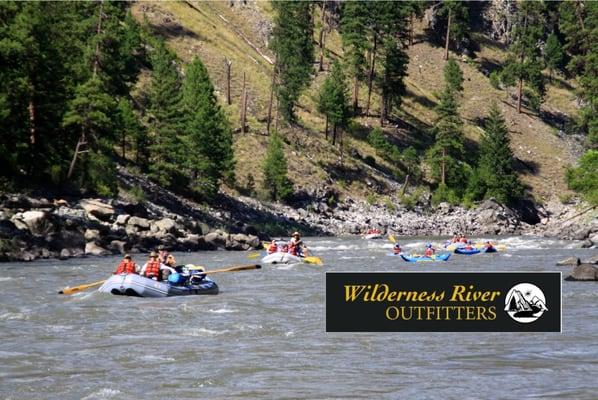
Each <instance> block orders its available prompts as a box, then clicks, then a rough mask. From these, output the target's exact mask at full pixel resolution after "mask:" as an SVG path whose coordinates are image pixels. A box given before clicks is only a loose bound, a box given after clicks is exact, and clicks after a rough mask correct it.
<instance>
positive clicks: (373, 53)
mask: <svg viewBox="0 0 598 400" xmlns="http://www.w3.org/2000/svg"><path fill="white" fill-rule="evenodd" d="M377 43H378V35H376V33H374V46H373V47H372V51H371V52H370V55H371V58H372V59H371V62H370V71H369V73H368V102H367V104H366V106H365V115H366V116H368V117H369V116H370V100H371V98H372V82H373V81H374V71H375V69H374V68H375V67H376V46H377Z"/></svg>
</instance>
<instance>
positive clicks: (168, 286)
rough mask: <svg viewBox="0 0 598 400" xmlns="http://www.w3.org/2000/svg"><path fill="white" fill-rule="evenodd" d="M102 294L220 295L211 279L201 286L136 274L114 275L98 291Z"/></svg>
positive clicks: (159, 295)
mask: <svg viewBox="0 0 598 400" xmlns="http://www.w3.org/2000/svg"><path fill="white" fill-rule="evenodd" d="M98 291H100V292H102V293H112V294H117V295H124V296H137V297H170V296H186V295H191V294H218V285H217V284H216V282H214V281H213V280H211V279H210V278H209V277H205V278H204V279H203V280H202V281H201V282H200V283H199V284H197V285H191V284H180V285H179V284H172V283H170V282H168V281H161V282H158V281H155V280H153V279H149V278H146V277H144V276H141V275H136V274H128V275H126V274H120V275H112V276H111V277H110V278H108V280H106V282H104V284H103V285H102V286H101V287H100V288H99V289H98Z"/></svg>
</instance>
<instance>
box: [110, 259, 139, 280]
mask: <svg viewBox="0 0 598 400" xmlns="http://www.w3.org/2000/svg"><path fill="white" fill-rule="evenodd" d="M136 273H137V268H136V267H135V263H134V262H133V260H132V259H131V256H130V255H128V254H125V256H124V257H123V260H122V261H121V262H120V264H118V267H116V271H114V275H120V274H127V275H128V274H136Z"/></svg>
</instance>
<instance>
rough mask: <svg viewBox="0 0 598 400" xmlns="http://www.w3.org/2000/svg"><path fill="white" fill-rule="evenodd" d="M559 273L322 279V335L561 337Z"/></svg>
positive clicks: (360, 275)
mask: <svg viewBox="0 0 598 400" xmlns="http://www.w3.org/2000/svg"><path fill="white" fill-rule="evenodd" d="M561 281H562V278H561V273H560V272H490V273H482V272H455V273H453V272H438V273H436V272H396V273H343V272H341V273H335V272H329V273H327V274H326V331H327V332H560V331H561Z"/></svg>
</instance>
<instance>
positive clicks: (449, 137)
mask: <svg viewBox="0 0 598 400" xmlns="http://www.w3.org/2000/svg"><path fill="white" fill-rule="evenodd" d="M436 114H437V120H436V124H435V127H434V130H433V133H434V137H435V143H434V145H433V146H432V147H431V148H430V149H429V150H428V152H427V160H428V164H429V165H430V166H431V169H432V175H433V176H434V178H435V179H437V180H439V181H440V185H442V186H443V188H454V189H457V190H459V191H460V190H462V188H463V184H464V182H465V178H466V176H465V173H464V168H463V166H462V165H461V164H462V161H461V160H462V158H463V141H464V137H463V132H462V125H463V123H462V122H461V119H460V118H459V112H458V106H457V102H456V100H455V94H454V92H453V91H452V90H451V89H450V87H449V86H448V85H447V86H446V87H445V88H444V90H443V92H442V94H441V97H440V102H439V103H438V105H437V106H436Z"/></svg>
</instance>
